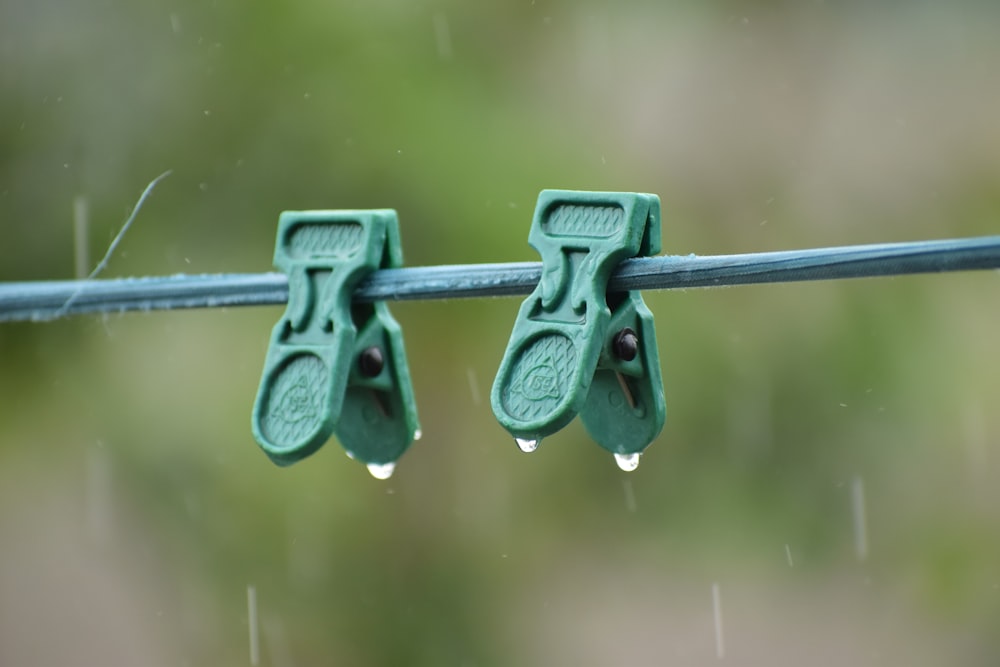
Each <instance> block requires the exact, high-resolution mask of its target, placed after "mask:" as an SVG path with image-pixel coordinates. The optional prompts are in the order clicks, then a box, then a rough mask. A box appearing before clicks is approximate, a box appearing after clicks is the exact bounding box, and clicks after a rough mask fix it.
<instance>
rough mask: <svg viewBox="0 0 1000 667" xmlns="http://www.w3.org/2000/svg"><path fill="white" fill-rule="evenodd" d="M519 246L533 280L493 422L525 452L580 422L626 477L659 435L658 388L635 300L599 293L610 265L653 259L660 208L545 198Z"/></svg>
mask: <svg viewBox="0 0 1000 667" xmlns="http://www.w3.org/2000/svg"><path fill="white" fill-rule="evenodd" d="M528 242H529V243H530V245H531V247H532V248H534V249H535V250H537V251H538V252H539V253H540V254H541V256H542V278H541V280H540V281H539V283H538V286H537V287H536V288H535V291H534V292H532V294H531V296H529V297H528V298H527V299H526V300H525V301H524V303H523V304H522V305H521V309H520V311H519V312H518V315H517V321H516V322H515V324H514V331H513V333H511V337H510V343H508V345H507V351H506V352H505V353H504V358H503V361H502V362H501V364H500V370H499V371H498V372H497V377H496V381H495V382H494V384H493V391H492V393H491V396H490V399H491V402H492V404H493V412H494V414H495V415H496V417H497V420H499V422H500V424H501V425H502V426H503V427H504V428H506V429H507V430H508V431H509V432H510V433H511V435H513V436H514V438H515V440H516V441H517V444H518V446H519V447H520V448H521V450H522V451H526V452H530V451H534V450H535V448H536V447H537V446H538V443H539V442H540V441H541V439H542V438H544V437H546V436H549V435H551V434H553V433H555V432H556V431H558V430H559V429H561V428H562V427H564V426H566V425H567V424H568V423H569V422H570V421H572V419H573V417H575V416H576V414H577V413H580V412H582V413H583V423H584V426H585V427H586V428H587V431H588V432H589V433H590V435H591V437H593V438H594V440H595V441H597V443H598V444H599V445H600V446H601V447H603V448H604V449H606V450H608V451H610V452H612V453H613V454H614V455H615V459H616V460H617V462H618V465H619V467H621V468H622V469H623V470H634V469H635V468H636V466H637V465H638V463H639V454H640V453H641V452H642V451H643V450H644V449H645V448H646V447H647V446H648V445H649V443H651V442H652V441H653V440H654V439H655V438H656V436H657V434H659V432H660V430H661V429H662V428H663V422H664V420H665V418H666V408H665V405H664V399H663V380H662V377H661V374H660V363H659V354H658V352H657V347H656V334H655V332H654V328H653V316H652V313H650V311H649V309H648V308H646V306H645V304H644V303H643V301H642V296H641V294H640V293H639V292H637V291H636V292H622V293H608V291H607V288H608V279H609V278H610V276H611V273H612V272H613V271H614V269H615V267H616V266H617V265H618V264H619V262H621V261H622V260H624V259H627V258H629V257H636V256H647V255H654V254H656V253H658V252H659V251H660V200H659V198H658V197H656V196H655V195H649V194H636V193H619V192H573V191H566V190H544V191H542V193H541V194H540V195H539V197H538V204H537V206H536V208H535V216H534V219H533V220H532V223H531V232H530V234H529V236H528Z"/></svg>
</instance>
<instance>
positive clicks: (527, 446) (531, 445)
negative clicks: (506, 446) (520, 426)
mask: <svg viewBox="0 0 1000 667" xmlns="http://www.w3.org/2000/svg"><path fill="white" fill-rule="evenodd" d="M514 442H516V443H517V448H518V449H520V450H521V451H522V452H524V453H525V454H530V453H531V452H533V451H535V450H536V449H538V442H539V441H538V440H528V439H526V438H514Z"/></svg>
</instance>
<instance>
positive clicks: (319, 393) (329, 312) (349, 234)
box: [253, 210, 420, 478]
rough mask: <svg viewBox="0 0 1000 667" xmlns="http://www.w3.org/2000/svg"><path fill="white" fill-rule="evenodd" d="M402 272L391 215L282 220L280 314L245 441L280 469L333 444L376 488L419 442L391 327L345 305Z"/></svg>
mask: <svg viewBox="0 0 1000 667" xmlns="http://www.w3.org/2000/svg"><path fill="white" fill-rule="evenodd" d="M402 263H403V252H402V246H401V244H400V239H399V223H398V221H397V219H396V212H395V211H392V210H371V211H286V212H284V213H282V214H281V217H280V218H279V220H278V240H277V244H276V247H275V251H274V265H275V267H277V268H278V269H280V270H282V271H284V272H285V273H286V274H287V275H288V306H287V308H286V310H285V313H284V315H283V316H282V318H281V320H279V321H278V323H277V324H276V325H275V327H274V330H273V332H272V334H271V343H270V346H269V347H268V350H267V358H266V360H265V362H264V372H263V376H262V377H261V381H260V389H259V390H258V392H257V400H256V402H255V404H254V409H253V434H254V438H256V440H257V442H258V443H259V444H260V446H261V448H263V450H264V452H265V453H266V454H267V455H268V456H269V457H270V458H271V460H272V461H274V462H275V463H277V464H278V465H282V466H284V465H290V464H292V463H294V462H296V461H298V460H300V459H303V458H305V457H307V456H309V455H310V454H312V453H313V452H315V451H316V450H317V449H319V448H320V447H321V446H322V445H323V443H324V442H326V441H327V439H329V437H330V436H331V435H332V434H334V433H335V434H336V436H337V439H338V440H340V443H341V445H343V447H344V449H345V450H347V454H348V455H349V456H350V457H351V458H354V459H357V460H359V461H361V462H363V463H365V464H367V466H368V469H369V471H371V473H372V474H373V475H374V476H376V477H379V478H386V477H388V476H389V475H391V474H392V470H393V467H394V465H395V462H396V460H397V459H398V458H399V457H400V456H401V455H402V454H403V452H404V451H406V449H407V447H409V446H410V443H411V442H413V440H416V439H419V438H420V426H419V424H418V422H417V409H416V402H415V401H414V398H413V388H412V386H411V384H410V371H409V367H408V366H407V363H406V354H405V351H404V349H403V334H402V330H401V329H400V327H399V324H398V323H397V322H396V320H395V319H393V317H392V315H391V314H390V313H389V308H388V306H386V304H385V303H384V302H375V303H372V304H362V303H352V302H351V296H352V294H353V292H354V290H355V288H356V287H357V285H358V283H360V282H361V280H362V279H364V278H365V276H367V275H368V274H370V273H372V272H373V271H375V270H376V269H379V268H389V267H398V266H401V265H402Z"/></svg>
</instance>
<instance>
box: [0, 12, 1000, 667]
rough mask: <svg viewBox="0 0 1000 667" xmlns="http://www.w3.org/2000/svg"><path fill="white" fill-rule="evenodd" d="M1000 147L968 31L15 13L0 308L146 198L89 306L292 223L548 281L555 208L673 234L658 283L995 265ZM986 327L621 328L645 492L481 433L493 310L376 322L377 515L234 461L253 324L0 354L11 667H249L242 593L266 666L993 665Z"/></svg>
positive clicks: (989, 291) (262, 334) (570, 442)
mask: <svg viewBox="0 0 1000 667" xmlns="http://www.w3.org/2000/svg"><path fill="white" fill-rule="evenodd" d="M998 119H1000V9H996V8H994V6H993V5H991V4H990V3H972V2H964V3H963V2H956V3H939V2H917V3H898V2H897V3H883V4H875V5H873V4H872V3H861V2H856V3H823V2H757V3H738V2H715V3H698V2H673V3H657V2H645V3H643V2H631V3H625V2H622V3H602V2H590V1H571V0H537V1H533V0H519V1H518V2H480V3H471V2H464V3H463V2H458V1H457V0H452V1H449V0H439V1H434V2H429V1H423V0H418V1H409V2H403V1H399V0H395V1H393V0H375V1H372V2H364V3H362V2H358V3H347V2H339V3H338V2H321V1H319V0H292V1H290V2H283V3H279V2H272V3H268V2H237V1H236V0H214V1H213V2H199V1H194V0H174V1H173V2H169V3H167V2H159V1H157V0H146V1H144V2H122V1H120V0H41V1H38V2H33V1H31V0H5V2H3V4H2V5H0V225H2V227H0V229H2V230H3V240H2V242H0V280H4V281H12V280H42V279H66V278H72V277H73V276H74V242H73V224H72V211H73V201H74V199H75V198H77V197H82V198H84V200H85V201H86V204H87V207H88V210H89V216H90V220H91V225H90V234H89V250H90V265H91V266H92V265H93V264H95V263H96V261H97V259H99V257H100V256H101V255H102V254H103V252H104V250H105V249H106V248H107V246H108V243H109V242H110V241H111V239H112V237H113V236H114V234H115V233H116V232H117V230H118V229H119V228H120V226H121V223H122V221H123V220H124V218H125V216H126V214H127V212H128V211H129V209H130V208H131V206H132V205H133V204H134V203H135V201H136V199H137V198H138V195H139V193H140V192H141V191H142V189H143V188H144V187H145V185H146V184H147V183H148V182H149V181H150V180H152V179H153V178H154V177H155V176H157V175H158V174H160V173H162V172H163V171H165V170H167V169H172V170H173V174H172V175H171V176H170V177H169V178H168V179H166V180H165V181H163V182H162V183H161V184H160V186H159V187H158V188H157V190H156V191H155V193H154V194H153V196H152V198H151V199H150V200H149V202H148V203H147V205H146V206H145V207H144V208H143V210H142V211H141V213H140V215H139V218H138V220H137V222H136V224H135V226H134V227H133V228H132V230H131V231H130V232H129V233H128V235H127V236H126V237H125V239H124V242H123V243H122V245H121V246H120V249H119V252H118V253H117V254H116V255H115V256H114V258H113V259H112V261H111V264H110V266H109V268H108V270H107V271H106V272H105V274H104V277H119V276H129V275H158V274H173V273H179V272H184V273H202V272H229V271H235V272H244V271H245V272H262V271H267V270H270V262H271V255H272V252H273V240H274V230H275V226H276V223H277V218H278V213H279V212H280V211H282V210H284V209H305V208H367V207H391V208H395V209H397V210H398V212H399V216H400V223H401V228H402V235H403V244H404V249H405V253H406V259H407V264H408V265H427V264H443V263H466V262H487V261H490V262H492V261H496V262H499V261H533V260H536V259H537V257H536V256H535V255H534V253H533V252H532V251H531V249H530V248H529V247H528V246H527V241H526V240H527V232H528V228H529V224H530V219H531V213H532V210H533V206H534V200H535V198H536V196H537V194H538V191H539V190H541V189H543V188H546V187H552V188H570V189H601V190H631V191H646V192H654V193H657V194H659V195H660V197H661V198H662V201H663V208H664V229H663V232H664V246H665V250H666V251H667V252H671V253H678V254H687V253H690V252H695V253H699V254H712V253H728V252H751V251H760V250H772V249H788V248H800V247H815V246H824V245H839V244H850V243H867V242H878V241H904V240H916V239H923V238H946V237H956V236H971V235H977V234H995V233H998V231H1000V120H998ZM998 288H1000V275H998V274H997V273H996V272H988V273H977V274H955V275H943V276H922V277H907V278H898V279H879V280H861V281H845V282H837V283H814V284H798V285H781V286H759V287H739V288H732V289H727V290H693V291H686V292H661V293H652V292H650V293H647V295H646V299H647V303H648V304H649V306H650V307H651V308H652V310H653V311H654V313H656V315H657V326H658V333H659V339H660V340H659V343H660V355H661V359H662V363H663V368H664V380H665V384H666V394H667V405H668V423H667V426H666V428H665V429H664V431H663V433H662V435H661V436H660V437H659V439H658V440H657V441H656V442H655V443H654V444H653V445H652V447H651V448H650V449H649V450H648V451H647V454H646V455H645V456H644V458H643V460H642V465H641V466H640V467H639V469H638V471H636V472H635V473H632V474H625V473H622V472H620V471H619V470H618V469H617V468H616V467H615V465H614V462H613V460H612V458H611V456H610V455H608V454H607V453H606V452H604V451H603V450H601V449H600V448H599V447H597V446H596V445H594V444H593V443H591V442H590V441H589V440H588V438H587V437H586V434H585V433H584V432H583V430H582V428H580V426H579V424H574V425H571V426H570V427H569V428H567V429H566V430H565V431H563V432H561V433H560V434H558V435H557V436H554V437H552V438H550V439H548V440H546V442H545V443H543V446H542V447H541V448H540V449H539V451H538V452H537V453H535V454H532V455H530V456H525V455H523V454H521V453H520V452H518V451H517V448H516V447H515V445H514V443H513V442H512V441H511V440H510V438H509V437H508V436H507V435H506V433H505V432H504V431H503V430H502V429H501V428H500V427H499V426H498V425H497V424H496V422H495V420H494V418H493V416H492V413H491V410H490V407H489V404H488V403H489V401H488V395H489V387H490V385H491V383H492V380H493V374H494V373H495V371H496V368H497V366H498V364H499V361H500V358H501V356H502V354H503V350H504V347H505V345H506V342H507V338H508V335H509V332H510V327H511V326H512V324H513V322H514V317H515V314H516V312H517V307H518V301H517V300H516V299H494V300H477V301H471V300H467V301H449V302H420V303H406V304H396V305H394V306H393V311H394V313H395V315H396V317H397V318H398V319H399V320H400V322H401V324H402V325H403V329H404V332H405V335H406V340H407V351H408V356H409V360H410V366H411V370H412V373H413V377H414V383H415V390H416V394H417V399H418V402H419V408H420V414H421V421H422V426H423V431H424V438H423V440H421V441H420V442H418V443H416V444H415V445H414V447H413V448H412V449H411V450H410V451H409V452H408V453H407V454H406V456H404V458H403V459H402V460H401V462H400V465H399V467H398V469H397V471H396V474H395V476H394V477H393V478H392V479H391V480H389V481H388V482H378V481H376V480H374V479H372V478H371V477H370V476H369V475H368V473H367V472H366V471H365V469H364V467H363V466H360V465H358V464H356V463H353V462H351V461H349V460H348V459H347V458H346V457H345V456H344V455H343V453H342V451H341V449H340V447H339V446H338V445H337V443H336V442H331V443H329V444H328V445H327V446H326V447H325V448H324V449H323V450H321V451H320V452H319V453H318V454H317V455H316V456H314V457H312V458H311V459H309V460H307V461H304V462H302V463H299V464H297V465H296V466H294V467H291V468H289V469H279V468H276V467H275V466H273V465H272V464H271V463H270V462H269V461H268V460H267V458H266V457H265V456H264V455H263V454H262V453H261V452H260V451H259V449H258V448H257V446H256V445H255V443H254V441H253V439H252V437H251V434H250V419H249V415H250V409H251V406H252V403H253V399H254V394H255V392H256V389H257V384H258V381H259V373H260V370H261V367H262V364H263V359H264V352H265V349H266V347H267V340H268V336H269V332H270V329H271V327H272V326H273V324H274V322H275V321H276V320H277V319H278V317H279V316H280V314H281V312H282V311H281V309H280V308H277V307H273V308H249V309H230V310H212V311H183V312H162V313H149V314H130V315H123V316H117V315H116V316H108V317H82V318H76V319H71V320H65V321H59V322H53V323H46V324H30V323H26V324H5V325H0V359H2V362H0V364H2V365H0V368H2V371H0V373H2V375H0V377H2V381H0V664H3V665H13V666H19V665H40V666H48V665H223V664H225V665H241V664H249V663H250V662H251V652H250V647H249V643H250V639H249V636H250V634H251V627H250V626H251V625H252V623H251V621H252V614H251V612H250V609H249V605H248V591H252V592H253V594H254V595H255V596H256V600H257V605H256V610H257V624H256V627H257V630H258V632H259V639H258V642H259V655H258V656H257V659H258V661H259V663H260V664H262V665H275V666H276V667H284V666H287V665H317V664H336V665H352V666H354V665H357V666H367V665H428V666H431V665H433V666H441V665H456V666H458V665H462V666H466V665H467V666H473V665H483V666H489V665H674V664H676V665H706V664H717V663H719V661H720V659H721V660H725V661H727V662H730V663H735V664H768V665H785V664H788V665H801V664H810V665H842V664H851V665H883V664H884V665H902V664H906V665H941V664H965V665H995V664H997V660H998V656H1000V488H998V485H997V483H996V480H997V475H998V473H1000V455H998V452H997V446H998V445H1000V411H998V409H997V401H998V396H1000V359H998V357H997V354H996V352H997V344H996V342H997V340H998V336H1000V315H998V309H997V293H998ZM862 510H863V511H862ZM713 590H714V591H715V592H717V595H716V596H713ZM713 598H714V599H713ZM716 602H718V604H716ZM720 619H721V627H718V625H719V624H718V623H717V621H718V620H720ZM719 629H721V631H722V636H721V640H722V641H721V645H720V642H719V641H718V640H719V639H720V638H719V637H717V630H719ZM723 656H724V657H723Z"/></svg>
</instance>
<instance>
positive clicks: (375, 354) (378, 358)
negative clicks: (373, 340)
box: [358, 345, 385, 378]
mask: <svg viewBox="0 0 1000 667" xmlns="http://www.w3.org/2000/svg"><path fill="white" fill-rule="evenodd" d="M358 368H359V369H360V370H361V374H362V375H364V376H365V377H369V378H373V377H375V376H376V375H378V374H379V373H381V372H382V369H383V368H385V357H383V356H382V350H381V348H379V347H377V346H375V345H372V346H371V347H367V348H365V349H364V350H363V351H362V352H361V355H360V356H359V357H358Z"/></svg>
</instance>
